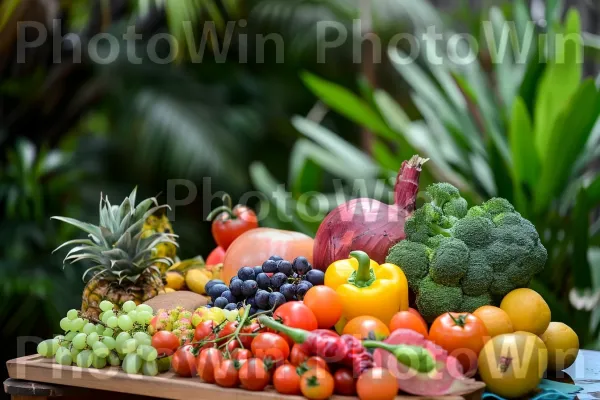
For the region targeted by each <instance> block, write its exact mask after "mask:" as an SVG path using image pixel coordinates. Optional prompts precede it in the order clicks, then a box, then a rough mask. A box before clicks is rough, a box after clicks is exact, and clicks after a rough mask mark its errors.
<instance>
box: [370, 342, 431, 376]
mask: <svg viewBox="0 0 600 400" xmlns="http://www.w3.org/2000/svg"><path fill="white" fill-rule="evenodd" d="M362 343H363V346H364V347H366V348H367V349H382V350H385V351H387V352H390V353H392V354H393V355H394V357H396V360H398V362H399V363H400V364H403V365H406V366H407V367H409V368H411V369H414V370H416V371H418V372H420V373H428V372H430V371H432V370H433V369H434V368H435V360H434V359H433V357H432V356H431V354H430V353H429V351H427V350H426V349H424V348H423V347H420V346H409V345H404V344H398V345H391V344H388V343H385V342H378V341H375V340H364V341H363V342H362Z"/></svg>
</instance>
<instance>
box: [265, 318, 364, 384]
mask: <svg viewBox="0 0 600 400" xmlns="http://www.w3.org/2000/svg"><path fill="white" fill-rule="evenodd" d="M258 320H259V322H260V323H261V324H263V325H264V326H267V327H269V328H271V329H273V330H275V331H278V332H282V333H285V334H286V335H288V336H289V337H290V338H291V339H292V340H293V341H294V342H296V343H300V344H302V349H303V350H304V352H306V353H308V354H309V355H316V356H319V357H321V358H323V359H324V360H325V361H327V363H337V362H340V363H342V364H344V365H346V366H348V367H352V369H353V372H354V373H355V374H356V376H359V375H360V374H361V373H362V372H363V371H364V370H366V369H369V368H373V358H372V357H371V354H370V353H369V352H367V350H366V349H365V348H364V347H363V345H362V343H361V341H360V340H359V339H357V338H355V337H354V336H351V335H342V336H341V337H340V336H338V335H337V334H336V333H334V332H332V331H328V330H325V329H317V330H314V331H312V332H309V331H305V330H303V329H296V328H290V327H289V326H285V325H283V324H280V323H279V322H277V321H275V320H274V319H272V318H269V317H267V316H265V315H262V316H260V317H259V318H258Z"/></svg>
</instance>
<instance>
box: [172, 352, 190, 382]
mask: <svg viewBox="0 0 600 400" xmlns="http://www.w3.org/2000/svg"><path fill="white" fill-rule="evenodd" d="M192 349H193V347H192V346H191V345H186V346H183V347H180V348H179V349H178V350H177V351H176V352H175V354H173V358H172V359H171V367H173V371H175V373H176V374H177V375H179V376H185V377H190V376H194V375H196V357H195V356H194V354H193V353H192Z"/></svg>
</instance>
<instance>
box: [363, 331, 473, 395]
mask: <svg viewBox="0 0 600 400" xmlns="http://www.w3.org/2000/svg"><path fill="white" fill-rule="evenodd" d="M384 342H385V343H388V344H393V345H398V344H405V345H412V346H420V347H423V348H425V349H427V350H428V351H429V352H430V353H431V356H432V357H433V358H434V359H435V363H436V368H435V369H434V370H433V371H431V372H429V373H419V372H417V371H416V370H414V369H412V368H409V367H407V366H406V365H403V364H400V363H398V361H397V360H396V358H395V357H394V356H393V355H392V354H390V353H389V352H387V351H385V350H382V349H376V350H375V353H374V354H373V360H374V361H375V365H376V366H378V367H382V368H387V369H389V370H390V372H391V373H392V374H393V375H394V376H395V377H396V379H397V380H398V387H399V388H400V390H402V391H404V392H406V393H410V394H414V395H419V396H443V395H447V394H451V393H457V392H460V391H461V390H463V389H464V386H465V385H464V384H465V383H468V382H469V379H467V378H465V376H464V375H463V371H462V366H461V365H460V363H459V362H458V360H457V359H456V358H455V357H452V356H449V355H448V353H447V352H446V351H445V350H444V349H442V348H441V347H439V346H438V345H436V344H435V343H433V342H432V341H430V340H427V339H425V338H424V337H423V335H421V334H419V333H417V332H415V331H413V330H411V329H397V330H395V331H394V332H392V334H391V335H390V336H389V337H388V338H387V339H386V340H384Z"/></svg>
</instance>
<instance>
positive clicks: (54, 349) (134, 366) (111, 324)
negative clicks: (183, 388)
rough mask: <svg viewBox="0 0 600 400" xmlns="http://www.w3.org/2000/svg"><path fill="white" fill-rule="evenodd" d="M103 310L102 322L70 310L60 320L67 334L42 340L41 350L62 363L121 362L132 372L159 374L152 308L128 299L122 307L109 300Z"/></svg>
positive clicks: (98, 365)
mask: <svg viewBox="0 0 600 400" xmlns="http://www.w3.org/2000/svg"><path fill="white" fill-rule="evenodd" d="M100 309H101V310H102V313H101V314H100V320H99V321H89V320H87V319H85V318H82V316H81V315H80V313H79V312H78V311H77V310H69V312H67V316H66V317H64V318H63V319H61V320H60V327H61V329H62V330H63V331H64V332H65V334H64V335H58V336H56V337H54V338H53V339H47V340H44V341H42V342H41V343H40V344H39V345H38V347H37V352H38V353H39V354H40V355H42V356H44V357H48V358H52V357H54V360H55V361H56V362H57V363H58V364H60V365H72V364H75V365H77V366H78V367H81V368H98V369H100V368H104V367H106V366H113V367H116V366H119V365H120V366H121V368H123V370H124V371H125V372H126V373H128V374H138V373H142V374H144V375H150V376H154V375H157V374H158V372H159V369H158V364H157V361H156V359H157V357H158V352H157V351H156V349H155V348H154V347H152V337H151V336H150V335H149V334H148V325H149V324H150V321H151V320H152V317H153V310H152V308H151V307H150V306H147V305H145V304H142V305H137V304H135V303H134V302H133V301H127V302H125V303H124V304H123V305H122V307H121V309H120V310H118V309H117V308H116V307H115V305H114V304H113V303H111V302H110V301H106V300H105V301H102V302H101V303H100Z"/></svg>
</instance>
